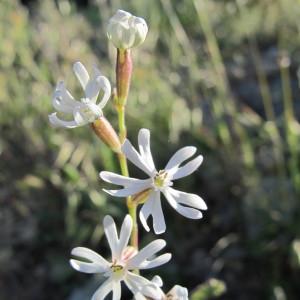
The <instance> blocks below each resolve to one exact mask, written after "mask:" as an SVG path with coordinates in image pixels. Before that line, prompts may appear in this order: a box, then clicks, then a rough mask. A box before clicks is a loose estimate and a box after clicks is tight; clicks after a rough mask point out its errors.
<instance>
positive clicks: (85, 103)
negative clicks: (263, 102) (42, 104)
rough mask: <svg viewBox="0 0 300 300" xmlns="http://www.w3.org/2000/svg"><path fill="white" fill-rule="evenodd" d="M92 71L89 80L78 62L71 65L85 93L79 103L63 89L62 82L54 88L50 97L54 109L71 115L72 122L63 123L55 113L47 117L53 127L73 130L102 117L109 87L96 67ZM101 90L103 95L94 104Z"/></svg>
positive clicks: (85, 71)
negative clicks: (97, 102) (92, 74)
mask: <svg viewBox="0 0 300 300" xmlns="http://www.w3.org/2000/svg"><path fill="white" fill-rule="evenodd" d="M93 69H94V78H93V80H91V79H90V77H89V74H88V72H87V70H86V69H85V67H84V66H83V65H82V64H81V63H80V62H76V63H75V64H74V65H73V70H74V73H75V74H76V76H77V78H78V80H79V81H80V83H81V85H82V87H83V89H84V92H85V97H84V98H81V99H80V101H76V100H74V98H73V97H72V95H71V94H70V93H69V92H68V90H67V89H66V88H65V86H64V83H63V81H61V82H60V83H59V84H58V85H57V86H56V89H55V91H54V94H53V97H52V104H53V106H54V108H56V109H57V110H58V111H60V112H62V113H67V114H73V117H74V120H72V121H63V120H61V119H59V118H58V117H57V115H56V113H52V114H51V115H49V119H50V122H51V124H52V125H53V126H54V127H66V128H74V127H78V126H82V125H85V124H88V123H92V122H94V121H95V120H97V119H99V118H100V117H102V115H103V113H102V108H103V107H104V106H105V105H106V103H107V101H108V100H109V98H110V94H111V86H110V83H109V81H108V79H107V78H106V77H104V76H102V75H101V73H100V71H99V70H98V69H97V68H96V67H94V66H93ZM101 89H102V90H103V92H104V95H103V98H102V100H101V101H100V103H99V104H96V101H97V98H98V95H99V92H100V90H101Z"/></svg>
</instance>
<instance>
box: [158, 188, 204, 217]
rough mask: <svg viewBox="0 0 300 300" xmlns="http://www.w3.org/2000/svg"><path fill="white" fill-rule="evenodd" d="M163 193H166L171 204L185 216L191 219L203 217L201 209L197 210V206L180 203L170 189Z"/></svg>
mask: <svg viewBox="0 0 300 300" xmlns="http://www.w3.org/2000/svg"><path fill="white" fill-rule="evenodd" d="M163 193H164V195H165V197H166V199H167V200H168V202H169V203H170V205H171V206H172V207H173V208H174V209H175V210H176V211H177V212H178V213H180V214H181V215H183V216H184V217H186V218H189V219H200V218H202V213H201V212H200V211H199V210H197V209H195V208H191V207H186V206H182V205H180V204H179V203H178V202H176V201H175V199H174V198H173V196H172V195H171V194H170V193H169V192H168V191H164V192H163Z"/></svg>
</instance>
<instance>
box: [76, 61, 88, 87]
mask: <svg viewBox="0 0 300 300" xmlns="http://www.w3.org/2000/svg"><path fill="white" fill-rule="evenodd" d="M73 71H74V73H75V74H76V76H77V78H78V80H79V81H80V84H81V86H82V88H83V90H85V89H86V86H87V84H88V82H89V80H90V76H89V74H88V72H87V70H86V69H85V67H84V66H83V64H82V63H81V62H79V61H78V62H76V63H75V64H74V65H73Z"/></svg>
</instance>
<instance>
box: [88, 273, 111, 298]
mask: <svg viewBox="0 0 300 300" xmlns="http://www.w3.org/2000/svg"><path fill="white" fill-rule="evenodd" d="M113 286H114V281H113V279H112V278H109V279H107V280H106V281H105V282H104V283H103V284H102V285H101V286H100V287H99V289H98V290H97V291H96V292H95V293H94V295H93V297H92V299H91V300H103V299H104V298H105V297H106V296H107V295H108V294H109V292H110V291H112V289H113Z"/></svg>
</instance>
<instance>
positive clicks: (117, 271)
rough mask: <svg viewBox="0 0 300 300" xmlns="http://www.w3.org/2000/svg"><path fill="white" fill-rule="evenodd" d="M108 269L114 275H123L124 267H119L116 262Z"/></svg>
mask: <svg viewBox="0 0 300 300" xmlns="http://www.w3.org/2000/svg"><path fill="white" fill-rule="evenodd" d="M110 269H111V270H112V272H113V273H114V274H115V275H121V274H122V273H123V269H124V267H123V266H122V265H120V264H117V260H115V261H114V262H113V264H112V265H111V266H110Z"/></svg>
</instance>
